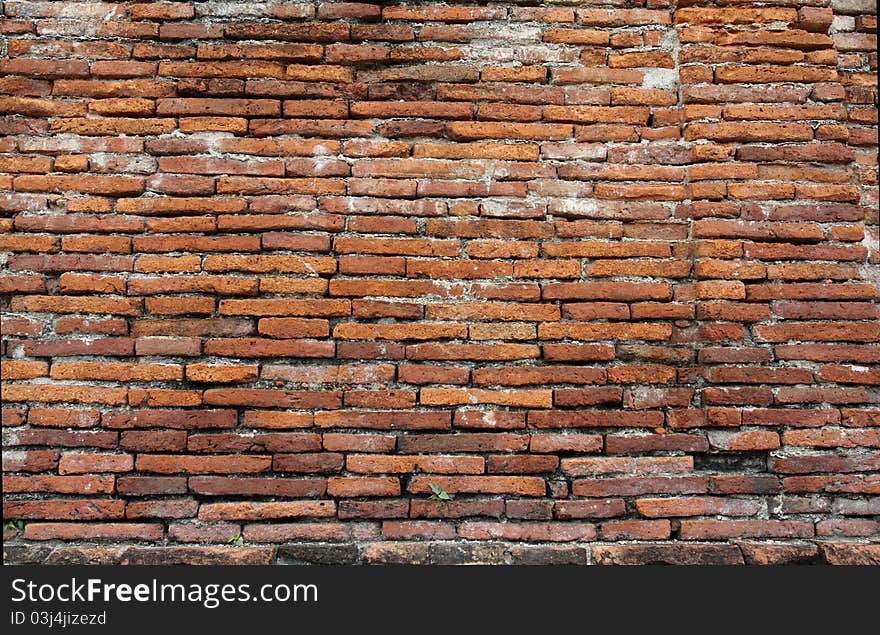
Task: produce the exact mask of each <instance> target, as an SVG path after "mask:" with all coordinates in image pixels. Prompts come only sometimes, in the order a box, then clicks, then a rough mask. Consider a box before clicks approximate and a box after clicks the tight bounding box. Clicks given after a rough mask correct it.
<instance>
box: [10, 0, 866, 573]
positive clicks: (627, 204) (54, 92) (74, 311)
mask: <svg viewBox="0 0 880 635" xmlns="http://www.w3.org/2000/svg"><path fill="white" fill-rule="evenodd" d="M2 11H3V15H2V16H0V33H2V35H3V42H2V48H0V55H2V57H0V190H2V191H0V265H2V269H0V309H2V335H3V340H2V380H3V384H2V388H3V391H2V398H3V444H4V452H3V490H4V503H3V516H4V519H5V520H6V521H10V520H15V521H21V522H22V523H23V530H20V529H18V528H16V527H15V526H11V525H5V527H7V528H6V529H5V538H6V540H5V543H4V557H5V559H6V560H7V561H9V562H54V563H73V562H128V563H151V562H191V563H219V562H226V563H249V564H255V563H269V562H316V563H334V562H412V563H436V562H486V563H499V562H505V563H516V564H531V563H540V562H549V563H598V564H628V563H653V562H663V563H693V564H710V563H727V564H738V563H763V564H766V563H780V562H828V563H869V562H874V563H877V562H878V561H880V553H878V550H880V498H878V496H880V409H878V404H880V346H878V342H880V319H878V317H880V310H878V299H880V273H878V271H880V269H878V266H880V261H878V214H877V203H878V186H877V154H876V153H877V76H876V71H877V35H876V24H877V18H876V11H875V4H874V2H871V1H865V0H811V1H810V2H797V1H794V0H766V1H761V2H758V1H755V2H748V1H737V2H730V1H719V2H717V3H716V2H706V1H702V0H677V1H676V0H580V1H577V2H572V1H569V0H559V1H558V2H557V1H554V0H548V1H543V2H542V1H538V2H519V1H517V0H508V1H503V2H491V3H479V4H477V3H474V4H472V5H469V4H467V3H465V4H461V3H441V2H432V1H428V0H412V1H407V2H403V3H398V2H396V1H395V2H383V3H380V4H369V3H350V2H314V3H313V2H291V3H287V2H284V3H282V2H274V1H272V2H247V3H238V2H192V3H187V2H155V3H131V2H122V3H105V2H91V1H89V2H41V1H34V2H31V1H9V2H4V3H3V4H2ZM432 486H433V487H436V488H440V489H441V490H442V491H444V492H446V493H447V494H448V495H449V496H450V497H451V500H449V501H437V500H431V498H430V497H431V492H432ZM14 524H20V523H13V525H14ZM233 536H239V537H240V542H241V543H242V544H241V545H229V544H227V543H228V542H229V540H230V538H231V537H233Z"/></svg>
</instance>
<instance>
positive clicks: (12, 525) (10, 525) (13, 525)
mask: <svg viewBox="0 0 880 635" xmlns="http://www.w3.org/2000/svg"><path fill="white" fill-rule="evenodd" d="M10 529H17V530H19V531H22V530H23V529H24V521H23V520H21V519H20V518H19V519H17V520H7V521H6V522H4V523H3V533H4V534H5V533H6V532H7V531H9V530H10Z"/></svg>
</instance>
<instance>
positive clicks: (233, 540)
mask: <svg viewBox="0 0 880 635" xmlns="http://www.w3.org/2000/svg"><path fill="white" fill-rule="evenodd" d="M226 542H227V543H228V544H230V545H235V546H236V547H241V546H242V545H243V544H244V539H242V537H241V532H240V531H239V532H238V533H235V534H232V535H231V536H229V540H227V541H226Z"/></svg>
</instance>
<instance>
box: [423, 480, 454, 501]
mask: <svg viewBox="0 0 880 635" xmlns="http://www.w3.org/2000/svg"><path fill="white" fill-rule="evenodd" d="M428 486H429V487H430V488H431V496H430V497H429V500H432V501H443V502H444V503H445V502H446V501H451V500H452V498H453V497H452V495H451V494H447V493H446V492H444V491H443V488H442V487H440V486H439V485H434V484H433V483H428Z"/></svg>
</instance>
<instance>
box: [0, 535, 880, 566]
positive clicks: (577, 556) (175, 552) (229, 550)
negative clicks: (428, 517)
mask: <svg viewBox="0 0 880 635" xmlns="http://www.w3.org/2000/svg"><path fill="white" fill-rule="evenodd" d="M3 557H4V562H5V563H7V564H53V565H110V564H123V565H180V564H189V565H193V564H194V565H271V564H279V565H343V564H481V565H563V564H564V565H574V564H577V565H590V564H593V565H640V564H666V565H743V564H748V565H783V564H787V565H791V564H796V565H819V564H831V565H878V564H880V545H876V544H860V543H858V542H833V541H815V542H813V541H787V542H741V543H731V544H720V543H694V544H684V543H681V542H652V543H635V544H634V543H630V544H614V543H605V544H594V545H589V546H572V545H537V544H517V543H501V542H431V541H427V542H426V541H420V542H358V543H314V542H301V543H292V544H285V545H278V546H263V547H249V546H243V547H218V546H201V547H152V546H131V545H129V546H121V545H116V546H99V545H80V546H73V545H56V546H48V545H36V544H27V543H17V544H9V545H6V546H4V549H3Z"/></svg>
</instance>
